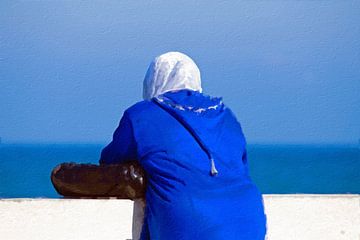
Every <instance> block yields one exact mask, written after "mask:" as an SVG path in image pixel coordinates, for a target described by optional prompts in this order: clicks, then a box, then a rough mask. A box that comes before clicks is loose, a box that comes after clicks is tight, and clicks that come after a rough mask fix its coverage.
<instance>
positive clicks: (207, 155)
mask: <svg viewBox="0 0 360 240" xmlns="http://www.w3.org/2000/svg"><path fill="white" fill-rule="evenodd" d="M157 100H158V101H154V99H153V101H148V100H145V101H141V102H139V103H137V104H135V105H133V106H132V107H130V108H129V109H128V110H127V111H126V115H127V116H128V118H129V121H130V123H131V126H132V129H133V134H134V139H135V142H136V143H137V153H136V154H137V159H138V160H139V162H140V164H141V165H142V166H143V168H144V169H145V171H146V174H147V179H148V182H147V192H146V210H145V216H146V218H145V222H144V228H148V229H147V230H148V233H149V234H150V235H151V239H189V238H194V237H196V238H198V239H224V237H225V236H227V237H229V238H230V239H263V238H261V234H260V235H259V237H258V238H254V235H253V233H252V231H255V232H256V233H259V230H258V227H259V226H261V225H264V222H263V221H265V219H264V217H265V216H264V213H263V206H262V198H261V194H260V193H259V191H258V190H257V188H256V186H255V185H254V184H253V183H252V181H251V179H250V177H249V175H248V166H247V157H246V146H245V138H244V135H243V133H242V130H241V127H240V124H239V122H238V121H237V120H236V118H235V116H234V115H233V114H232V112H231V111H230V109H229V108H227V107H226V106H225V105H224V104H223V103H222V101H221V98H211V97H210V96H206V95H204V94H201V93H199V92H197V91H192V90H187V89H184V90H180V91H174V92H167V93H165V94H162V95H160V96H158V97H157ZM211 159H213V165H212V163H211V161H212V160H211ZM214 167H215V169H216V171H217V174H211V170H212V168H214ZM254 220H256V221H255V222H254ZM249 221H250V222H249ZM256 224H258V226H257V227H256V229H253V230H252V228H253V227H255V226H256ZM147 230H146V229H144V231H143V232H144V234H143V238H145V237H144V236H145V235H146V234H145V232H147ZM260 232H261V231H260ZM224 234H226V235H224ZM241 234H245V235H246V234H248V235H249V234H250V235H249V237H248V238H244V237H245V235H244V237H243V238H237V237H238V236H243V235H241Z"/></svg>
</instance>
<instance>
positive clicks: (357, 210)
mask: <svg viewBox="0 0 360 240" xmlns="http://www.w3.org/2000/svg"><path fill="white" fill-rule="evenodd" d="M264 200H265V211H266V214H267V218H268V239H270V240H297V239H299V240H300V239H301V240H311V239H314V240H315V239H316V240H322V239H324V240H343V239H348V240H360V195H302V194H299V195H264ZM132 211H133V204H132V202H131V201H129V200H85V199H82V200H66V199H2V200H0V239H2V240H15V239H16V240H17V239H19V240H28V239H29V240H30V239H31V240H33V239H36V240H38V239H39V240H45V239H49V240H50V239H51V240H60V239H64V240H72V239H84V240H85V239H86V240H99V239H106V240H112V239H114V240H115V239H116V240H121V239H124V240H125V239H131V224H132Z"/></svg>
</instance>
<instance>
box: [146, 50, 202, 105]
mask: <svg viewBox="0 0 360 240" xmlns="http://www.w3.org/2000/svg"><path fill="white" fill-rule="evenodd" d="M180 89H190V90H194V91H199V92H202V88H201V79H200V70H199V68H198V67H197V66H196V64H195V62H194V61H193V60H192V59H191V58H190V57H188V56H186V55H185V54H183V53H180V52H168V53H165V54H162V55H160V56H158V57H156V58H155V59H154V60H153V61H152V62H151V64H150V66H149V68H148V70H147V72H146V76H145V79H144V84H143V98H144V99H145V100H150V99H151V98H153V97H157V96H158V95H160V94H162V93H165V92H167V91H172V90H180Z"/></svg>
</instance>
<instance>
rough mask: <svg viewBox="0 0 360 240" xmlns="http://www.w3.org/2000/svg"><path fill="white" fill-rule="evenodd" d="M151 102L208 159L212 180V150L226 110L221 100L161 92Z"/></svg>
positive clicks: (182, 92) (186, 91)
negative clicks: (178, 126)
mask: <svg viewBox="0 0 360 240" xmlns="http://www.w3.org/2000/svg"><path fill="white" fill-rule="evenodd" d="M151 100H152V101H153V102H154V103H155V104H157V105H158V106H159V107H161V108H162V109H163V110H164V111H166V112H168V113H169V114H170V115H172V116H173V117H174V118H175V119H176V120H177V121H179V122H180V123H181V125H182V126H183V127H184V128H185V129H187V130H188V131H189V133H190V134H191V135H192V136H193V137H194V138H195V140H196V142H197V143H198V144H199V146H200V147H201V148H202V150H203V151H205V153H206V154H207V156H208V158H209V173H210V175H211V176H216V175H217V174H218V171H217V169H216V165H215V163H216V156H215V155H214V150H215V149H212V148H214V147H215V148H216V145H217V144H219V138H220V136H221V131H222V127H223V125H224V124H223V122H224V117H225V109H226V107H225V105H224V104H223V101H222V98H221V97H211V96H208V95H205V94H203V93H200V92H199V91H194V90H189V89H182V90H176V91H168V92H165V93H163V94H161V95H158V96H156V97H153V98H152V99H151ZM210 146H212V148H210Z"/></svg>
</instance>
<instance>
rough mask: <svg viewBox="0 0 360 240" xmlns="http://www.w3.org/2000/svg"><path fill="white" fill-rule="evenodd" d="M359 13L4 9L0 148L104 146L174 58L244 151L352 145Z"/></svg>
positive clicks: (292, 6) (322, 4) (340, 7)
mask: <svg viewBox="0 0 360 240" xmlns="http://www.w3.org/2000/svg"><path fill="white" fill-rule="evenodd" d="M359 12H360V2H359V1H261V2H260V1H244V2H242V1H214V2H210V1H187V2H183V3H172V2H170V1H108V2H106V3H104V2H103V1H96V2H91V3H90V2H80V1H63V2H62V1H57V2H51V1H19V2H16V1H2V2H1V3H0V136H1V137H2V139H3V141H4V142H99V143H104V142H108V141H109V140H110V139H111V135H112V132H113V130H114V129H115V127H116V126H117V124H118V122H119V119H120V117H121V116H122V113H123V111H124V110H125V109H126V108H127V107H129V106H130V105H132V104H134V103H135V102H137V101H140V100H141V97H142V81H143V78H144V76H145V72H146V69H147V67H148V64H149V63H150V61H151V60H152V59H153V58H154V57H155V56H157V55H159V54H162V53H164V52H167V51H181V52H184V53H185V54H188V55H189V56H190V57H192V58H193V59H194V60H195V62H196V63H197V64H198V66H199V68H200V70H201V74H202V81H203V89H204V92H205V93H207V94H210V95H214V96H223V98H224V102H225V103H226V104H227V105H228V106H229V107H230V108H232V109H233V111H234V112H235V114H236V115H237V117H238V119H239V121H240V122H241V124H242V126H243V129H244V132H245V134H246V136H247V139H248V142H250V143H353V144H355V143H357V142H358V139H359V138H360V24H359V22H360V14H359Z"/></svg>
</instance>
